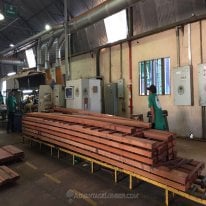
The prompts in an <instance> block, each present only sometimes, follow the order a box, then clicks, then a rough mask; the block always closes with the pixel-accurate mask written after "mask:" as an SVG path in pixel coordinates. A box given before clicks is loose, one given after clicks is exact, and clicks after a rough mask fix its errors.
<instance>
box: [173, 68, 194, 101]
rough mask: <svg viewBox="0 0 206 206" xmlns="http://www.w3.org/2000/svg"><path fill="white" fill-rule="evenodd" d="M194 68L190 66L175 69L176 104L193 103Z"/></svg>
mask: <svg viewBox="0 0 206 206" xmlns="http://www.w3.org/2000/svg"><path fill="white" fill-rule="evenodd" d="M191 77H192V69H191V67H190V66H184V67H178V68H175V69H174V73H173V78H174V103H175V105H192V81H191Z"/></svg>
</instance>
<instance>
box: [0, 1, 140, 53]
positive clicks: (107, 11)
mask: <svg viewBox="0 0 206 206" xmlns="http://www.w3.org/2000/svg"><path fill="white" fill-rule="evenodd" d="M139 1H141V0H108V1H105V2H104V3H102V4H100V5H98V6H97V7H95V8H93V9H91V10H89V11H87V12H85V13H84V14H82V15H80V16H78V17H75V18H73V19H72V20H71V21H69V23H68V27H69V33H72V32H74V31H77V30H79V29H82V28H84V27H87V26H89V25H92V24H94V23H96V22H97V21H100V20H102V19H104V18H106V17H108V16H110V15H112V14H115V13H117V12H119V11H121V10H122V9H125V8H127V7H129V6H131V5H132V4H134V3H136V2H139ZM55 30H56V31H54V29H53V33H51V31H43V32H40V33H38V34H36V35H34V36H32V37H30V38H28V39H25V40H24V41H22V42H20V43H18V44H16V45H15V46H14V47H13V48H9V49H6V50H3V51H1V52H0V54H6V53H8V52H10V51H14V50H15V49H18V47H20V46H22V45H25V44H27V43H29V42H31V41H34V40H36V39H39V38H40V37H43V36H44V37H43V38H42V39H41V41H42V42H45V41H47V40H48V39H50V38H51V36H53V37H57V36H58V35H60V34H61V33H62V32H63V25H58V26H57V27H56V28H55ZM49 32H50V34H49Z"/></svg>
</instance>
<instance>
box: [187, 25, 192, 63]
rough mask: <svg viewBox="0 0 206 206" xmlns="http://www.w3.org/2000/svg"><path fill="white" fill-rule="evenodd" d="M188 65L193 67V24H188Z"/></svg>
mask: <svg viewBox="0 0 206 206" xmlns="http://www.w3.org/2000/svg"><path fill="white" fill-rule="evenodd" d="M188 63H189V65H192V45H191V24H188Z"/></svg>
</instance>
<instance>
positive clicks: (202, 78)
mask: <svg viewBox="0 0 206 206" xmlns="http://www.w3.org/2000/svg"><path fill="white" fill-rule="evenodd" d="M198 70H199V71H198V77H199V78H198V79H199V103H200V106H206V64H199V65H198Z"/></svg>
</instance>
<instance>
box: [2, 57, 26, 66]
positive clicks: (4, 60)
mask: <svg viewBox="0 0 206 206" xmlns="http://www.w3.org/2000/svg"><path fill="white" fill-rule="evenodd" d="M0 64H9V65H20V66H24V65H25V62H24V61H21V60H19V59H14V58H6V57H2V58H0Z"/></svg>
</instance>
